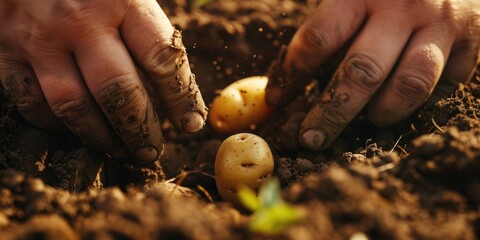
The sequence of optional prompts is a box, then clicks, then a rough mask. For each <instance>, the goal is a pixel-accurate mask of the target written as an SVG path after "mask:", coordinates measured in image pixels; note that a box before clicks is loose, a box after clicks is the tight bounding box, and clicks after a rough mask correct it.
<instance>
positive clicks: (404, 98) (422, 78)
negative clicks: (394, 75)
mask: <svg viewBox="0 0 480 240" xmlns="http://www.w3.org/2000/svg"><path fill="white" fill-rule="evenodd" d="M398 82H399V84H398V86H397V87H396V90H397V95H398V96H399V98H400V99H399V103H403V105H406V106H407V107H411V106H412V105H414V103H415V102H417V101H419V100H422V101H425V100H426V99H427V98H428V96H429V95H430V92H431V89H432V88H433V83H434V80H433V79H432V78H431V77H427V76H426V75H424V74H415V73H408V74H404V75H400V76H399V81H398Z"/></svg>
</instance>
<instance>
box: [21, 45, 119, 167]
mask: <svg viewBox="0 0 480 240" xmlns="http://www.w3.org/2000/svg"><path fill="white" fill-rule="evenodd" d="M30 61H31V63H32V67H33V69H34V71H35V73H36V75H37V77H38V79H39V85H40V87H41V89H42V92H43V94H44V95H45V98H46V100H47V102H48V105H49V106H50V109H51V111H52V112H53V114H54V115H55V116H56V117H57V118H58V119H59V120H60V121H62V122H63V123H64V124H65V125H66V126H67V127H68V128H69V129H70V131H72V132H73V133H74V134H75V135H77V136H78V137H79V138H80V139H81V140H82V141H83V142H84V143H85V145H87V146H89V147H91V148H94V149H96V150H99V151H105V152H107V153H109V154H111V155H112V156H114V157H122V158H125V157H127V156H128V155H126V152H125V151H124V150H123V149H122V144H121V142H120V141H119V139H116V138H115V136H114V135H113V134H111V130H109V127H108V125H107V124H106V120H105V118H104V117H103V115H102V113H101V112H100V110H99V109H98V107H97V105H96V104H95V101H93V99H92V97H91V95H90V93H89V92H88V89H87V87H86V86H85V84H84V82H83V78H82V76H81V75H80V72H79V70H78V68H77V66H76V64H75V62H74V61H73V58H72V57H71V56H70V54H68V52H65V53H62V52H59V53H57V54H53V55H32V57H31V59H30Z"/></svg>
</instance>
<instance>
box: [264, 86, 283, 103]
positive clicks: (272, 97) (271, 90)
mask: <svg viewBox="0 0 480 240" xmlns="http://www.w3.org/2000/svg"><path fill="white" fill-rule="evenodd" d="M266 93H267V94H266V99H267V103H268V104H270V105H277V104H281V103H282V102H281V101H282V95H283V88H282V87H278V86H272V87H267V91H266Z"/></svg>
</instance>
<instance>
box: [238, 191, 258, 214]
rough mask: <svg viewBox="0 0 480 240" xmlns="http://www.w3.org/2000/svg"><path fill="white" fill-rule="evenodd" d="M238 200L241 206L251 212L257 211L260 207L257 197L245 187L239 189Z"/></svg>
mask: <svg viewBox="0 0 480 240" xmlns="http://www.w3.org/2000/svg"><path fill="white" fill-rule="evenodd" d="M238 198H239V200H240V202H241V203H242V204H243V206H244V207H245V208H247V209H248V210H250V211H252V212H255V211H257V210H259V209H260V207H261V204H260V201H259V200H258V198H257V195H255V192H254V191H253V190H252V189H250V188H248V187H246V186H242V187H240V188H239V191H238Z"/></svg>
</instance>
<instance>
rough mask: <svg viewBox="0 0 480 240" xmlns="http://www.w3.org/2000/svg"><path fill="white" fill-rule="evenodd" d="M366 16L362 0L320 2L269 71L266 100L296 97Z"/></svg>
mask: <svg viewBox="0 0 480 240" xmlns="http://www.w3.org/2000/svg"><path fill="white" fill-rule="evenodd" d="M365 15H366V7H365V3H364V1H357V0H355V1H337V0H325V1H322V2H321V4H320V5H319V6H318V7H317V9H316V10H315V12H314V13H313V14H312V15H311V16H310V17H309V19H308V20H307V21H306V22H305V23H304V24H303V25H302V26H301V27H300V28H299V29H298V31H297V32H296V33H295V36H294V37H293V39H292V41H291V42H290V45H289V46H288V49H287V52H286V54H285V55H284V56H283V57H280V61H279V62H278V63H276V65H277V66H275V67H274V69H273V71H271V73H270V76H269V82H268V85H267V101H268V102H269V103H270V104H285V103H286V102H288V101H290V100H291V99H292V98H293V97H295V96H297V95H298V93H299V92H300V91H302V89H303V88H304V87H305V84H307V81H308V79H309V78H310V77H311V76H312V74H313V72H314V71H315V69H317V68H318V67H319V66H320V65H321V64H322V63H324V62H325V61H326V60H327V59H328V58H329V57H330V56H331V55H332V54H334V53H335V52H336V51H338V50H339V49H340V47H341V46H343V45H344V44H345V43H346V42H347V41H348V39H349V38H351V37H352V36H353V35H354V34H355V32H356V31H357V30H358V29H359V28H360V26H361V25H362V23H363V21H364V19H365Z"/></svg>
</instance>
